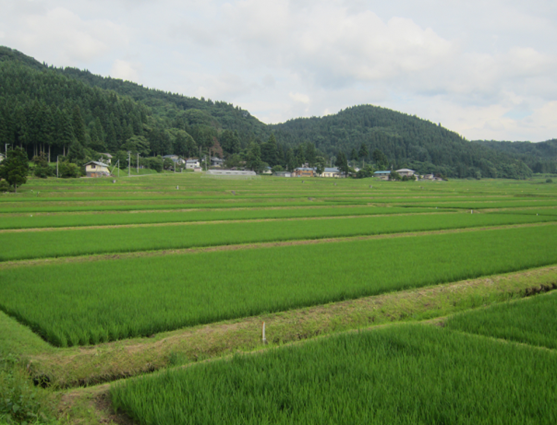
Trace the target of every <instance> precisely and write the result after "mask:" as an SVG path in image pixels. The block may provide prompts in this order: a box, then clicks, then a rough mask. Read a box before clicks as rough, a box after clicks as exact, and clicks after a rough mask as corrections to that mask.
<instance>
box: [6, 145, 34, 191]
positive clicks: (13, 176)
mask: <svg viewBox="0 0 557 425" xmlns="http://www.w3.org/2000/svg"><path fill="white" fill-rule="evenodd" d="M28 160H29V158H28V157H27V152H25V151H24V150H23V149H20V148H16V149H12V150H9V151H8V157H7V158H6V159H5V160H4V161H3V162H2V165H1V166H0V177H2V178H3V179H5V180H6V181H7V182H8V184H9V185H10V186H13V188H14V191H15V192H16V193H17V187H18V186H21V185H22V184H25V183H26V182H27V174H28V173H29V163H28Z"/></svg>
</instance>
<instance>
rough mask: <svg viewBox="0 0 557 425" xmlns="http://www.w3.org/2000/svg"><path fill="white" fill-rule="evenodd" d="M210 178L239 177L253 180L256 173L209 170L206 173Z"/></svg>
mask: <svg viewBox="0 0 557 425" xmlns="http://www.w3.org/2000/svg"><path fill="white" fill-rule="evenodd" d="M205 175H206V176H208V177H209V176H210V177H238V178H252V177H255V176H256V174H255V171H249V170H209V171H207V172H206V173H205Z"/></svg>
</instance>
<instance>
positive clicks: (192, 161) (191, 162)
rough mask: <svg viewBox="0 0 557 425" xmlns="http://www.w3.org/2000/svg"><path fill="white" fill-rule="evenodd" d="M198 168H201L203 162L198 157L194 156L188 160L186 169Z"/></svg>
mask: <svg viewBox="0 0 557 425" xmlns="http://www.w3.org/2000/svg"><path fill="white" fill-rule="evenodd" d="M196 168H201V164H200V163H199V160H198V159H195V158H192V159H188V160H187V161H186V169H187V170H194V171H195V169H196Z"/></svg>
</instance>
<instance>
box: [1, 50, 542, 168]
mask: <svg viewBox="0 0 557 425" xmlns="http://www.w3.org/2000/svg"><path fill="white" fill-rule="evenodd" d="M0 118H1V120H0V141H1V142H2V143H9V144H11V145H12V146H15V145H17V146H23V147H25V148H26V149H27V151H28V154H29V155H30V156H32V155H36V154H37V153H39V152H42V151H44V152H46V151H48V152H49V153H50V154H51V155H60V154H66V153H67V152H68V151H69V152H70V156H72V155H73V156H74V157H76V158H77V159H84V158H85V157H87V155H94V152H109V153H112V154H115V153H117V152H122V151H128V150H129V151H133V152H139V153H140V154H141V155H143V156H149V155H165V154H171V153H175V154H178V155H181V156H196V155H197V154H199V153H200V152H201V153H207V154H212V155H222V156H224V157H229V156H231V155H233V154H236V155H237V157H238V158H239V159H243V160H248V156H249V155H250V152H251V154H255V155H257V154H258V152H260V153H261V158H262V159H263V160H264V161H266V162H267V163H268V164H269V165H271V166H273V165H277V164H280V165H283V166H285V167H290V168H291V167H292V166H293V165H300V164H301V163H303V162H310V163H311V162H312V161H314V160H315V157H316V156H323V157H324V158H325V160H326V162H327V163H330V162H332V161H334V159H335V158H334V157H335V156H337V155H338V154H339V152H343V153H344V154H345V155H346V156H347V157H349V159H354V160H356V157H357V162H356V163H357V164H361V163H363V162H365V163H370V162H373V158H374V155H373V153H374V152H376V151H381V152H382V154H383V155H384V157H385V156H386V160H385V161H384V165H387V164H388V166H389V167H393V168H401V167H409V168H414V169H416V170H418V171H419V172H420V173H440V174H443V175H446V176H448V177H461V178H465V177H475V178H477V177H504V178H526V177H529V176H530V175H531V174H532V171H531V170H530V168H528V166H527V165H526V163H525V161H524V157H522V156H521V155H520V154H517V153H515V152H510V151H509V152H506V151H502V150H500V149H499V150H498V149H495V148H493V147H492V146H487V145H485V144H482V143H471V142H469V141H467V140H465V139H463V138H462V137H461V136H460V135H458V134H457V133H455V132H452V131H450V130H447V129H445V128H443V127H441V126H439V125H436V124H433V123H431V122H429V121H426V120H423V119H420V118H418V117H416V116H410V115H406V114H403V113H400V112H396V111H392V110H389V109H385V108H381V107H377V106H372V105H360V106H354V107H351V108H347V109H344V110H342V111H340V112H339V113H337V114H335V115H329V116H325V117H312V118H297V119H292V120H289V121H287V122H285V123H281V124H274V125H266V124H264V123H262V122H261V121H259V120H258V119H257V118H255V117H254V116H252V115H251V114H250V113H249V112H248V111H245V110H243V109H241V108H239V107H237V106H234V105H232V104H229V103H226V102H220V101H212V100H210V99H203V98H201V99H197V98H194V97H186V96H182V95H179V94H175V93H168V92H164V91H160V90H154V89H149V88H145V87H143V86H141V85H139V84H136V83H133V82H129V81H122V80H119V79H114V78H110V77H101V76H98V75H94V74H92V73H90V72H89V71H82V70H78V69H75V68H55V67H52V66H47V65H46V64H41V63H40V62H38V61H36V60H35V59H33V58H31V57H29V56H26V55H24V54H23V53H21V52H18V51H16V50H12V49H10V48H7V47H2V46H0ZM272 134H273V135H274V136H275V137H274V138H271V137H270V136H271V135H272ZM275 138H276V142H275ZM271 139H272V140H271ZM362 144H363V145H365V147H366V149H365V150H364V151H362V150H361V149H362ZM255 145H258V146H255ZM72 147H73V148H72ZM365 151H367V154H364V155H363V157H361V156H362V155H358V153H359V152H360V153H361V152H365Z"/></svg>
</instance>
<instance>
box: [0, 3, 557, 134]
mask: <svg viewBox="0 0 557 425" xmlns="http://www.w3.org/2000/svg"><path fill="white" fill-rule="evenodd" d="M0 11H1V13H0V45H4V46H7V47H10V48H13V49H17V50H19V51H21V52H23V53H25V54H26V55H29V56H32V57H34V58H35V59H37V60H38V61H40V62H45V63H47V64H49V65H54V66H57V67H65V66H71V67H77V68H80V69H88V70H89V71H91V72H92V73H94V74H99V75H103V76H111V77H114V78H122V79H124V80H130V81H133V82H136V83H139V84H142V85H144V86H146V87H151V88H156V89H160V90H165V91H169V92H172V93H180V94H183V95H185V96H190V97H204V98H206V99H207V98H209V99H212V100H220V101H225V102H228V103H232V104H234V105H238V106H240V107H242V108H243V109H246V110H248V111H249V112H250V113H251V114H252V115H254V116H256V117H257V118H259V119H260V120H261V121H263V122H265V123H279V122H284V121H286V120H289V119H292V118H297V117H310V116H323V115H328V114H334V113H337V112H338V111H339V110H342V109H345V108H347V107H350V106H354V105H360V104H372V105H377V106H381V107H385V108H389V109H394V110H396V111H400V112H404V113H407V114H410V115H416V116H418V117H420V118H424V119H427V120H429V121H432V122H434V123H441V125H443V126H444V127H446V128H448V129H450V130H453V131H456V132H458V133H459V134H461V135H462V136H464V137H466V138H467V139H469V140H475V139H488V140H512V141H518V140H528V141H532V142H540V141H544V140H548V139H552V138H557V119H556V117H557V2H556V1H555V0H529V1H524V0H489V1H486V0H481V1H480V0H420V1H419V2H418V1H416V0H390V1H385V0H382V1H375V0H319V1H317V0H297V1H288V0H237V1H234V0H229V1H219V0H157V1H155V0H94V1H93V0H0Z"/></svg>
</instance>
